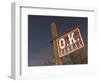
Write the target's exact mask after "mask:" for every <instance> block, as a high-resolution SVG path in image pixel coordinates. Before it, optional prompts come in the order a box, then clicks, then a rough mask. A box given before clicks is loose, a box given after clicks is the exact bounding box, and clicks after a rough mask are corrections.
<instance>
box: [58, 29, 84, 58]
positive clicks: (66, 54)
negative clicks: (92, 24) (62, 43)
mask: <svg viewBox="0 0 100 82" xmlns="http://www.w3.org/2000/svg"><path fill="white" fill-rule="evenodd" d="M75 30H78V31H79V34H80V39H81V41H82V44H83V46H81V47H80V48H78V49H81V48H83V47H84V42H83V39H82V36H81V33H80V30H79V28H78V27H77V28H76V29H73V30H71V31H70V32H68V33H66V34H64V35H62V36H61V37H59V38H57V40H56V42H57V46H59V44H58V43H59V42H58V40H59V39H60V38H62V37H64V36H66V35H68V34H70V33H71V32H72V31H75ZM57 49H58V55H59V57H63V56H65V54H64V55H62V56H61V55H60V50H59V48H58V47H57ZM78 49H74V50H72V51H71V52H68V53H66V55H68V54H70V53H73V52H74V51H76V50H78Z"/></svg>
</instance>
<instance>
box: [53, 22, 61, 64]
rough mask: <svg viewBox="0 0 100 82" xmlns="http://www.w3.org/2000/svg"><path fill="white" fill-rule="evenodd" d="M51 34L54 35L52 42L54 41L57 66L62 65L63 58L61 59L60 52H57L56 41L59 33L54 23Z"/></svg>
mask: <svg viewBox="0 0 100 82" xmlns="http://www.w3.org/2000/svg"><path fill="white" fill-rule="evenodd" d="M51 34H52V41H53V46H54V54H55V62H56V65H62V58H60V57H59V55H58V50H57V42H56V39H57V37H58V33H57V29H56V24H55V23H54V22H53V23H52V24H51Z"/></svg>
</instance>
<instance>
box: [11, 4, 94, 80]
mask: <svg viewBox="0 0 100 82" xmlns="http://www.w3.org/2000/svg"><path fill="white" fill-rule="evenodd" d="M31 9H34V10H32V11H31V12H30V10H31ZM35 10H36V12H33V11H35ZM42 10H43V12H42ZM23 11H24V12H25V13H23ZM40 11H41V12H42V13H40V14H41V15H46V14H48V15H61V13H65V12H69V15H70V16H81V17H84V16H86V17H88V18H89V20H88V23H89V25H88V40H89V41H88V44H89V45H88V51H89V52H88V54H89V55H88V57H89V58H88V62H89V63H88V64H87V65H71V66H69V65H66V66H65V65H64V66H62V65H60V66H45V67H32V68H28V66H27V61H26V60H27V55H25V49H27V46H23V44H25V43H26V42H25V41H24V39H25V37H24V36H26V37H27V34H26V33H27V28H26V27H27V24H25V23H26V21H27V19H26V18H25V17H24V16H26V15H27V14H29V13H30V14H33V13H34V14H37V12H40ZM44 11H48V13H46V12H44ZM51 11H55V13H53V12H51ZM57 12H59V13H57ZM60 12H61V13H60ZM71 12H73V13H74V14H73V13H71ZM86 13H87V14H86ZM11 14H12V15H11V16H12V18H11V29H12V31H11V32H12V34H11V38H12V42H11V45H12V46H11V47H12V51H11V53H12V55H11V61H12V62H11V65H12V66H11V77H12V78H13V79H34V78H49V77H50V78H54V77H66V76H69V75H75V76H76V75H86V74H95V73H96V65H95V63H96V61H95V60H96V57H95V56H94V55H93V54H94V53H95V52H96V51H95V50H94V49H93V47H95V45H94V44H93V43H95V40H96V28H95V26H96V24H95V21H96V9H95V8H92V7H91V8H89V7H87V8H86V7H72V6H66V7H62V6H61V5H59V6H55V5H52V6H50V5H44V4H35V3H12V12H11ZM64 15H66V13H65V14H64ZM66 16H68V14H67V15H66ZM23 20H25V21H23ZM90 23H91V25H90ZM24 26H25V28H26V29H23V27H24ZM21 41H24V42H21ZM23 47H25V49H23ZM93 50H94V51H93ZM91 51H92V52H91Z"/></svg>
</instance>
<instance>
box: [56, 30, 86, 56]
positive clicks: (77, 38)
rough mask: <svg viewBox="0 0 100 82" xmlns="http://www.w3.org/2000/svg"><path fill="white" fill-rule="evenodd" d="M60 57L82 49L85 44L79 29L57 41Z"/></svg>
mask: <svg viewBox="0 0 100 82" xmlns="http://www.w3.org/2000/svg"><path fill="white" fill-rule="evenodd" d="M56 42H57V50H58V55H59V57H62V56H65V55H68V54H69V53H72V52H74V51H76V50H78V49H80V48H82V47H84V42H83V39H82V37H81V33H80V30H79V28H76V29H74V30H72V31H70V32H68V33H66V34H64V35H63V36H61V37H59V38H57V39H56Z"/></svg>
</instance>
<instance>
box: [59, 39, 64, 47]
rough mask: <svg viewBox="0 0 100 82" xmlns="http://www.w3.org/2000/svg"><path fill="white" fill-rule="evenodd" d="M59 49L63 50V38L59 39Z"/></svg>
mask: <svg viewBox="0 0 100 82" xmlns="http://www.w3.org/2000/svg"><path fill="white" fill-rule="evenodd" d="M59 47H60V49H63V48H65V40H64V38H61V39H60V40H59Z"/></svg>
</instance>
